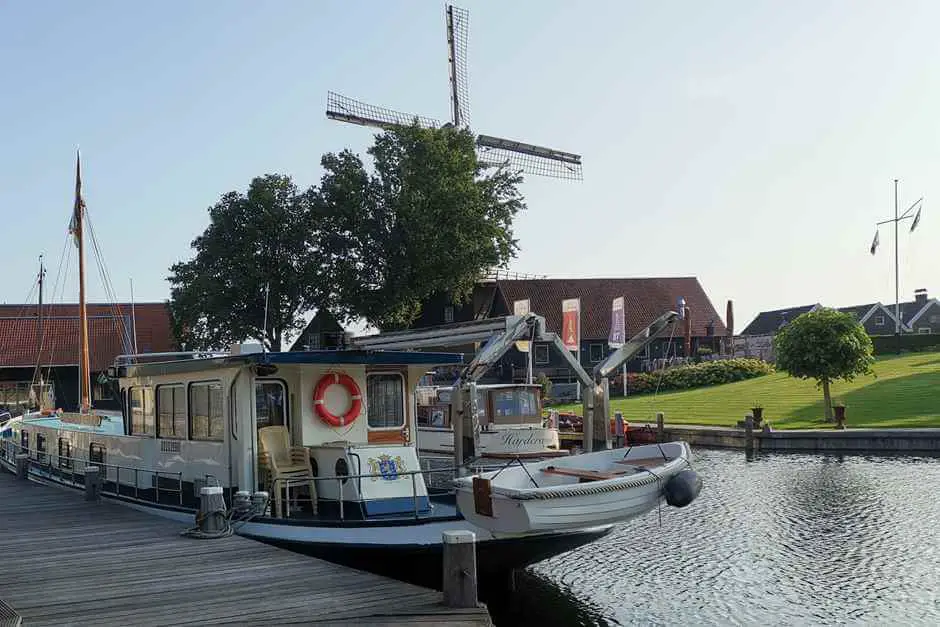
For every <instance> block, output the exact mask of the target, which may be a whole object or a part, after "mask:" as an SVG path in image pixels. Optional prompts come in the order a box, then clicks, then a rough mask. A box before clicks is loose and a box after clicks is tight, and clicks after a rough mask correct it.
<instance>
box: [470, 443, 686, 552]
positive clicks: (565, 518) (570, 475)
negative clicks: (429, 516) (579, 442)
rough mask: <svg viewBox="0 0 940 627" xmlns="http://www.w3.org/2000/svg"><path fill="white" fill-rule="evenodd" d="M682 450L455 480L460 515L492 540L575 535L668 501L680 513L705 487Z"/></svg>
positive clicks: (579, 459) (649, 448) (642, 451)
mask: <svg viewBox="0 0 940 627" xmlns="http://www.w3.org/2000/svg"><path fill="white" fill-rule="evenodd" d="M691 456H692V452H691V449H690V448H689V445H688V444H687V443H685V442H667V443H663V444H648V445H644V446H632V447H629V448H626V449H612V450H605V451H598V452H596V453H585V454H582V455H575V456H573V457H570V458H559V459H552V460H545V461H541V462H535V463H528V464H524V463H521V462H519V463H514V464H510V465H507V466H505V467H503V468H502V469H500V470H495V471H490V472H484V473H480V474H478V475H474V476H472V477H461V478H459V479H455V480H454V484H455V486H456V488H457V504H458V506H459V508H460V511H461V514H462V515H463V516H464V517H465V518H466V519H467V520H469V521H471V522H472V523H473V524H474V525H477V526H479V527H482V528H484V529H486V530H488V531H490V533H492V534H493V535H494V537H510V536H525V535H527V534H531V533H541V532H544V531H546V530H548V529H553V530H560V529H577V528H583V527H589V526H593V525H604V524H611V523H616V522H621V521H624V520H628V519H630V518H634V517H636V516H639V515H641V514H644V513H646V512H648V511H650V510H651V509H653V508H654V507H656V505H657V504H658V503H659V500H660V499H661V498H665V500H666V502H667V503H668V504H669V505H673V506H676V507H685V506H686V505H688V504H689V503H691V502H692V501H693V500H695V498H696V497H697V496H698V494H699V492H700V491H701V489H702V480H701V478H700V477H699V476H698V474H697V473H695V471H693V470H692V468H691V464H690V461H691Z"/></svg>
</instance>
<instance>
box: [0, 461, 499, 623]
mask: <svg viewBox="0 0 940 627" xmlns="http://www.w3.org/2000/svg"><path fill="white" fill-rule="evenodd" d="M0 502H2V505H0V560H2V561H0V564H2V565H3V577H2V579H0V622H2V624H4V625H12V624H15V622H14V621H11V619H10V617H9V614H10V610H12V611H13V612H15V613H17V614H19V617H20V618H21V619H22V624H23V625H26V626H31V625H95V626H96V627H101V626H105V625H195V624H200V625H206V624H225V623H229V624H232V623H237V624H239V625H256V624H265V625H272V624H285V625H286V624H331V625H337V624H338V625H343V624H356V625H415V624H425V625H427V624H447V625H466V626H467V627H470V626H473V627H477V626H481V625H492V623H491V621H490V617H489V613H488V612H487V610H486V608H485V607H482V606H481V607H476V608H470V609H457V608H451V607H447V606H445V605H444V602H443V600H442V595H441V593H440V592H437V591H435V590H430V589H427V588H422V587H419V586H414V585H411V584H407V583H404V582H400V581H396V580H393V579H388V578H385V577H380V576H378V575H374V574H371V573H367V572H363V571H359V570H354V569H352V568H347V567H345V566H340V565H337V564H333V563H331V562H326V561H323V560H319V559H315V558H312V557H307V556H304V555H300V554H296V553H292V552H290V551H286V550H283V549H279V548H276V547H273V546H269V545H266V544H263V543H260V542H256V541H254V540H249V539H247V538H242V537H239V536H231V537H228V538H221V539H213V540H202V539H194V538H189V537H183V536H181V535H180V532H181V531H182V528H181V526H180V525H179V523H176V522H173V521H171V520H167V519H164V518H159V517H157V516H153V515H151V514H146V513H143V512H139V511H137V510H134V509H132V508H129V507H125V506H122V505H118V504H114V503H108V502H87V501H85V500H84V498H83V495H82V493H80V492H72V491H70V490H67V489H64V488H61V487H58V486H52V485H49V486H46V485H41V484H39V483H35V482H33V481H23V480H17V479H16V478H15V477H14V476H13V475H10V474H7V473H2V472H0Z"/></svg>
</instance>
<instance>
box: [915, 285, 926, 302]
mask: <svg viewBox="0 0 940 627" xmlns="http://www.w3.org/2000/svg"><path fill="white" fill-rule="evenodd" d="M914 302H916V303H926V302H927V290H925V289H924V288H920V289H917V290H914Z"/></svg>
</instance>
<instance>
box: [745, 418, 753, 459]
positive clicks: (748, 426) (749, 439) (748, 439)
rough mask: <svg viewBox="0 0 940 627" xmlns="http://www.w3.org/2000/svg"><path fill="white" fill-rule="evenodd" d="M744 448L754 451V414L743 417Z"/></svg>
mask: <svg viewBox="0 0 940 627" xmlns="http://www.w3.org/2000/svg"><path fill="white" fill-rule="evenodd" d="M744 449H745V450H746V451H748V452H753V451H754V416H752V415H751V414H748V415H747V416H745V417H744Z"/></svg>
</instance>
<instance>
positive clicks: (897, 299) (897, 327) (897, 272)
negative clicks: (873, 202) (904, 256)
mask: <svg viewBox="0 0 940 627" xmlns="http://www.w3.org/2000/svg"><path fill="white" fill-rule="evenodd" d="M923 200H924V198H923V196H921V197H920V198H919V199H918V200H917V202H915V203H914V204H913V205H911V206H910V207H908V209H907V211H905V212H904V213H902V214H900V215H898V179H894V218H893V219H890V220H882V221H881V222H878V223H876V224H875V239H874V240H872V243H871V254H873V255H874V254H875V251H876V250H877V249H878V244H879V239H878V230H877V229H878V227H879V226H881V225H882V224H887V223H888V222H893V223H894V335H895V338H896V340H897V352H898V355H900V354H901V264H900V249H899V248H900V242H899V239H898V224H899V223H900V222H901V221H903V220H913V221H914V222H913V223H912V224H911V231H913V230H914V229H916V228H917V225H918V223H919V222H920V212H921V209H922V207H919V205H920V204H921V202H922V201H923ZM915 207H918V209H917V213H916V214H914V215H911V212H912V211H914V208H915Z"/></svg>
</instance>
